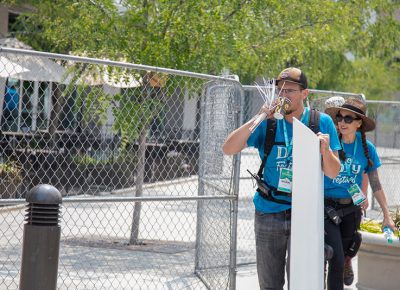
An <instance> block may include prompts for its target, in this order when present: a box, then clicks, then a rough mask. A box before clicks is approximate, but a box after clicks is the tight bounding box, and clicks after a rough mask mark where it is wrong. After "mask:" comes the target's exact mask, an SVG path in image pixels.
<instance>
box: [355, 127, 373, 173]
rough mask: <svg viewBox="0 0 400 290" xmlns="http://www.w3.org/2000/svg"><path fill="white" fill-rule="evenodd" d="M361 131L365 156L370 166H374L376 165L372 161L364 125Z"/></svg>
mask: <svg viewBox="0 0 400 290" xmlns="http://www.w3.org/2000/svg"><path fill="white" fill-rule="evenodd" d="M359 131H360V132H361V140H362V146H363V148H364V155H365V157H367V160H368V167H372V166H374V162H372V160H371V158H369V151H368V145H367V137H366V136H365V131H364V129H363V127H362V125H361V127H360V129H359Z"/></svg>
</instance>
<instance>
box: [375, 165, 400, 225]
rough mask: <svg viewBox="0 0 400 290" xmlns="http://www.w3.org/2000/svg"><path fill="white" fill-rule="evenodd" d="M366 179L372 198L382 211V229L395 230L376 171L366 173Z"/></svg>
mask: <svg viewBox="0 0 400 290" xmlns="http://www.w3.org/2000/svg"><path fill="white" fill-rule="evenodd" d="M368 178H369V184H370V185H371V189H372V192H373V193H374V196H375V198H376V200H377V201H378V203H379V206H380V207H381V209H382V212H383V222H382V228H384V227H385V226H388V227H390V228H391V229H392V230H393V231H394V230H396V226H395V224H394V222H393V220H392V218H391V217H390V213H389V209H388V205H387V199H386V195H385V192H384V191H383V188H382V185H381V182H380V180H379V176H378V170H377V169H375V170H372V171H371V172H369V173H368Z"/></svg>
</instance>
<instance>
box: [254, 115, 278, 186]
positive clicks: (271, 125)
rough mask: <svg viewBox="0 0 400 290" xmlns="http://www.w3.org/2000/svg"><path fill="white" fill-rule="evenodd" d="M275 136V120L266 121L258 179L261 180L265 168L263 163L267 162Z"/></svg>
mask: <svg viewBox="0 0 400 290" xmlns="http://www.w3.org/2000/svg"><path fill="white" fill-rule="evenodd" d="M275 136H276V119H275V118H271V119H268V120H267V131H266V134H265V142H264V158H263V160H262V162H261V165H260V169H258V173H257V175H258V177H260V178H261V179H263V171H264V167H265V163H266V162H267V159H268V155H269V153H271V150H272V147H273V146H274V143H275Z"/></svg>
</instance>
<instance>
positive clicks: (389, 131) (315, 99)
mask: <svg viewBox="0 0 400 290" xmlns="http://www.w3.org/2000/svg"><path fill="white" fill-rule="evenodd" d="M243 88H244V90H245V94H244V102H243V122H242V123H244V122H247V121H248V120H249V119H251V118H252V117H253V116H254V115H255V114H257V112H258V111H259V109H260V107H261V106H262V104H263V99H262V97H261V96H260V95H259V92H258V90H257V88H256V87H255V86H243ZM332 96H342V97H344V98H348V97H358V98H362V99H365V97H364V95H362V94H354V93H348V92H335V91H323V90H313V89H311V90H310V94H309V98H308V99H309V106H310V107H312V108H316V109H318V110H320V111H324V109H325V101H326V100H327V99H328V98H330V97H332ZM367 105H368V115H369V116H371V117H372V118H373V119H374V120H376V122H377V127H376V129H375V130H374V131H373V132H368V133H367V134H366V135H367V139H369V140H371V141H372V142H373V143H374V144H375V145H376V147H377V150H378V154H379V156H380V158H381V161H382V166H381V167H380V168H379V176H380V180H381V184H382V186H383V189H384V191H385V193H386V195H387V197H388V205H389V207H390V209H391V210H395V209H396V208H397V207H399V206H400V193H399V191H398V189H397V184H396V180H397V177H398V176H399V174H400V136H399V132H400V131H399V130H398V129H397V128H398V124H399V122H400V102H396V101H368V100H367ZM240 163H241V165H240V187H239V210H238V233H237V235H238V239H237V240H238V243H237V264H238V265H245V264H254V263H256V257H255V238H254V205H253V195H254V192H255V189H254V186H253V183H252V180H251V177H250V176H249V174H248V172H247V171H246V170H247V169H249V170H250V171H251V172H257V171H258V168H259V166H260V159H259V156H258V152H257V150H256V149H254V148H246V149H244V150H243V151H242V153H241V160H240ZM369 191H370V190H369ZM371 196H372V193H371V192H370V193H369V197H370V199H371V202H370V205H371V206H370V209H371V214H372V216H373V217H376V218H381V219H382V218H383V215H382V213H381V210H380V207H379V205H378V206H377V205H376V204H375V199H374V198H371Z"/></svg>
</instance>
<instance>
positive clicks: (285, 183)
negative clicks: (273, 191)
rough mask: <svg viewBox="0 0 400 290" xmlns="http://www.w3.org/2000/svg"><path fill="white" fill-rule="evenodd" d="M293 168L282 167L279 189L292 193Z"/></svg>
mask: <svg viewBox="0 0 400 290" xmlns="http://www.w3.org/2000/svg"><path fill="white" fill-rule="evenodd" d="M292 175H293V173H292V170H291V169H288V168H281V173H280V175H279V183H278V190H279V191H283V192H287V193H291V192H292Z"/></svg>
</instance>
